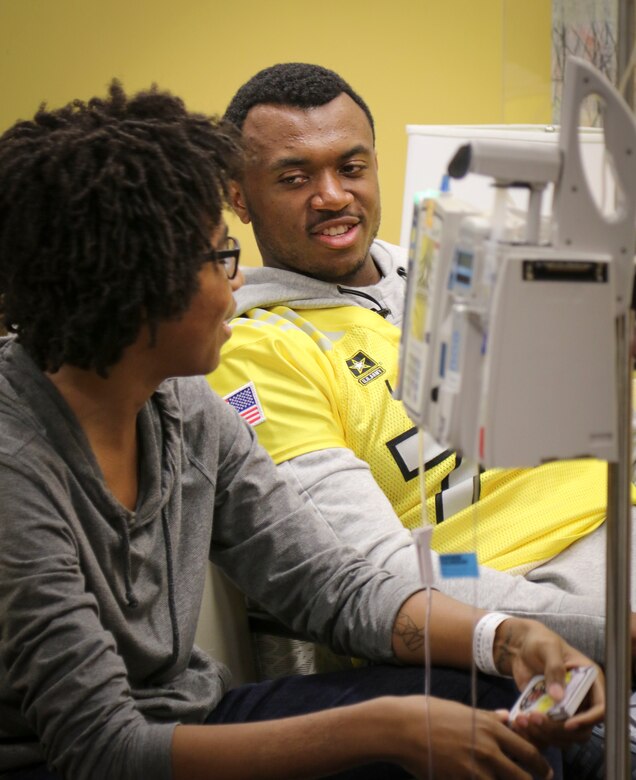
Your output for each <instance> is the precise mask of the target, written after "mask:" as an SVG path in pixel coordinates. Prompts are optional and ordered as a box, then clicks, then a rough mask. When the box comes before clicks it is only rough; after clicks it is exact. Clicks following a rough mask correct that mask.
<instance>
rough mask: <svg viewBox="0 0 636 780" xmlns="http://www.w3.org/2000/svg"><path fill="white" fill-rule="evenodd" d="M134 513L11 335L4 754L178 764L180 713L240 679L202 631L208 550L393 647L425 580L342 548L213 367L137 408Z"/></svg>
mask: <svg viewBox="0 0 636 780" xmlns="http://www.w3.org/2000/svg"><path fill="white" fill-rule="evenodd" d="M138 432H139V441H140V451H141V453H142V460H141V464H140V474H139V499H138V505H137V509H136V511H135V512H130V511H128V510H127V509H125V508H124V507H123V506H122V505H121V504H119V502H118V501H117V500H116V499H115V498H114V497H113V496H112V494H111V493H110V491H109V490H108V488H107V486H106V485H105V483H104V479H103V477H102V474H101V471H100V468H99V466H98V464H97V462H96V460H95V457H94V455H93V453H92V451H91V449H90V447H89V445H88V442H87V440H86V438H85V436H84V433H83V431H82V429H81V428H80V427H79V425H78V423H77V421H76V419H75V417H74V415H73V414H72V412H71V410H70V409H69V407H68V406H67V405H66V403H65V402H64V400H63V399H62V397H61V396H60V395H59V393H58V392H57V390H56V389H55V387H54V386H53V384H52V383H51V382H49V380H48V379H47V378H46V377H45V376H44V374H43V373H42V372H41V371H39V370H38V369H37V368H36V366H35V365H34V364H33V362H32V361H31V359H30V358H29V357H28V356H27V355H26V353H25V352H24V350H22V348H21V347H20V346H19V345H17V344H16V343H15V341H13V340H12V339H2V340H0V770H2V769H8V768H12V767H16V766H20V765H25V764H28V763H31V762H34V761H42V760H46V761H47V762H48V764H49V765H50V766H52V767H54V768H55V769H56V770H57V771H59V772H60V773H61V774H63V775H64V776H68V777H73V778H76V779H77V780H84V779H88V778H90V779H91V780H96V779H99V778H117V779H118V780H127V778H130V779H131V780H132V778H134V779H135V780H138V778H140V777H144V778H145V777H152V778H156V780H163V779H164V778H165V780H168V778H170V777H171V761H170V745H171V739H172V730H173V728H174V725H175V724H176V723H177V722H188V723H198V722H201V721H202V720H203V719H204V718H205V716H206V714H207V713H208V712H209V711H210V710H212V709H213V708H214V707H215V705H216V704H217V703H218V701H219V700H220V698H221V697H222V696H223V694H224V692H225V690H226V689H227V687H228V684H229V673H228V670H227V669H226V668H225V667H224V666H223V665H222V664H220V663H218V662H216V661H215V660H214V659H211V658H209V657H208V656H207V655H206V654H204V653H203V652H202V651H200V650H199V649H198V648H197V647H196V646H193V641H194V634H195V629H196V626H197V620H198V615H199V606H200V603H201V596H202V592H203V585H204V576H205V570H206V566H207V561H208V557H210V558H211V559H212V560H213V561H214V562H215V563H217V564H218V565H219V566H220V567H221V568H222V569H223V570H224V571H225V572H226V573H227V574H228V575H229V576H230V577H231V578H232V579H233V580H234V582H235V583H236V584H237V585H238V586H239V588H241V590H243V591H244V592H245V593H247V594H248V595H249V596H251V597H252V598H254V599H256V600H258V601H259V602H260V603H262V604H264V605H266V606H267V608H268V609H269V610H270V612H272V614H274V615H275V616H276V617H277V618H278V619H279V620H280V621H282V622H283V623H285V624H286V625H288V626H289V627H290V628H291V629H292V630H294V631H297V632H300V633H303V634H306V635H308V636H310V637H312V638H315V639H316V640H319V641H322V642H326V643H328V644H331V645H333V646H334V647H335V648H336V649H337V650H339V651H340V652H349V653H354V654H358V655H362V656H367V657H369V658H372V659H377V660H390V659H391V657H392V654H391V630H392V623H393V619H394V616H395V614H396V613H397V610H398V608H399V606H400V605H401V604H402V603H403V602H404V600H405V599H406V598H408V597H409V595H411V594H412V593H413V592H414V591H415V590H416V589H417V586H416V585H415V584H414V583H409V582H408V581H404V580H402V579H401V578H399V577H396V576H394V575H391V574H388V573H386V572H380V571H378V570H377V569H376V568H375V567H374V566H372V565H371V564H370V563H368V562H367V561H365V560H364V559H362V558H361V557H359V556H358V555H357V554H356V553H355V552H354V551H353V550H351V549H348V548H345V547H342V546H341V544H340V543H339V541H338V539H337V538H336V536H335V535H334V533H333V531H332V529H331V528H330V527H329V526H328V525H327V523H325V522H324V521H323V520H322V518H320V517H319V516H318V515H317V514H315V513H313V512H312V510H311V509H310V508H307V507H304V506H303V505H302V504H301V501H300V500H299V498H298V497H297V496H296V494H295V493H293V492H292V491H291V490H289V489H288V487H287V486H286V484H285V483H284V482H283V481H282V480H281V479H280V477H279V475H278V474H277V472H276V469H275V468H274V466H273V465H272V463H271V461H270V459H269V457H268V456H267V454H266V453H265V452H264V451H263V450H262V449H261V448H260V447H259V445H258V444H257V443H256V441H255V438H254V435H253V434H252V431H251V429H250V428H249V427H248V426H247V425H246V424H245V423H244V422H243V421H242V420H241V419H240V418H239V416H238V415H237V414H236V413H235V411H234V410H233V409H231V408H230V407H229V406H228V405H227V404H225V403H223V402H222V401H221V400H220V399H219V398H218V397H217V396H216V395H214V394H213V393H212V392H211V391H210V389H209V387H208V385H207V383H206V382H205V380H204V379H181V380H178V379H175V380H169V381H166V382H164V383H163V384H162V385H161V386H160V387H159V388H158V389H157V391H156V392H155V394H154V395H153V396H152V398H151V399H150V400H149V401H148V403H147V404H146V405H145V407H144V408H143V409H142V411H141V412H140V414H139V418H138Z"/></svg>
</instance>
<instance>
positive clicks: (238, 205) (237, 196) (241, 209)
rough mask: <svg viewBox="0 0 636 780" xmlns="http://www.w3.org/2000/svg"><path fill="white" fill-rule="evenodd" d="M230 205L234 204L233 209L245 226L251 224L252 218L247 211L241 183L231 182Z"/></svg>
mask: <svg viewBox="0 0 636 780" xmlns="http://www.w3.org/2000/svg"><path fill="white" fill-rule="evenodd" d="M230 203H231V204H232V208H233V209H234V212H235V214H236V216H237V217H238V218H239V219H240V220H241V222H242V223H243V224H244V225H247V224H249V223H250V222H251V218H250V215H249V212H248V210H247V206H246V205H245V196H244V195H243V190H242V189H241V185H240V183H239V182H238V181H236V180H235V179H233V180H232V181H231V182H230Z"/></svg>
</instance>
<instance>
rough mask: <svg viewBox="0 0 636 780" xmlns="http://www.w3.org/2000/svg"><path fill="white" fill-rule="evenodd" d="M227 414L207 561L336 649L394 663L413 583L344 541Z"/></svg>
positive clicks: (297, 626) (292, 623) (288, 620)
mask: <svg viewBox="0 0 636 780" xmlns="http://www.w3.org/2000/svg"><path fill="white" fill-rule="evenodd" d="M230 413H231V417H230ZM225 416H226V417H227V421H226V422H223V423H222V425H221V427H222V429H223V430H224V436H225V437H226V439H227V440H229V441H230V442H231V443H230V445H229V447H228V448H227V450H225V452H224V455H223V461H222V463H220V469H219V485H218V487H217V502H216V506H215V514H214V530H213V539H212V549H211V556H210V557H211V559H212V560H213V562H215V563H217V564H218V565H220V566H221V568H222V569H224V571H225V572H226V574H228V576H229V577H230V578H231V579H232V580H233V581H234V582H235V583H236V584H237V585H238V587H239V588H240V589H241V590H242V591H243V592H244V593H245V594H246V595H247V596H248V597H249V598H251V599H253V600H254V601H256V602H257V603H258V604H260V605H261V606H262V607H263V608H264V609H266V610H267V611H268V612H269V613H270V614H272V615H273V616H274V617H275V618H277V619H278V620H280V621H281V622H283V623H284V624H286V625H287V626H289V627H290V628H291V629H293V630H294V631H295V632H297V633H299V634H302V635H304V636H306V637H308V638H309V639H312V640H314V641H319V642H322V643H326V644H328V645H329V646H330V647H331V648H332V649H333V650H335V651H336V652H338V653H346V654H351V655H356V656H360V657H363V658H369V659H370V660H382V661H390V660H392V659H393V653H392V648H391V640H392V630H393V623H394V620H395V617H396V614H397V611H398V609H399V607H400V606H401V604H402V603H403V602H404V601H405V600H406V599H407V598H408V597H409V596H411V595H412V594H413V593H414V592H415V591H417V590H420V588H421V586H420V585H419V583H418V582H417V581H416V580H407V579H404V578H403V577H401V576H400V573H399V572H387V571H383V570H380V569H379V568H377V567H376V566H375V565H374V564H373V563H372V562H369V561H368V560H366V559H365V558H364V557H363V556H361V555H360V553H359V552H357V551H356V550H355V549H354V548H353V547H350V546H346V545H343V544H342V542H341V540H340V539H339V538H338V537H337V535H336V534H335V533H334V530H333V529H332V528H331V527H330V525H329V524H328V523H327V522H326V520H325V518H324V517H322V516H321V515H320V513H318V512H317V511H316V510H315V509H314V507H313V506H311V503H310V502H303V501H302V499H301V498H299V496H298V494H297V493H296V491H295V490H294V489H293V488H291V487H290V486H289V485H288V484H287V482H286V481H285V480H284V479H283V478H282V475H281V472H280V471H279V470H278V469H277V468H276V466H275V465H274V464H273V462H272V460H271V458H270V457H269V455H268V454H267V452H266V451H265V450H264V449H263V448H262V447H261V446H260V445H259V444H258V443H257V441H256V438H255V436H254V433H253V431H252V429H251V428H249V426H247V425H246V424H244V423H243V421H242V420H240V419H239V418H238V415H236V414H235V413H234V411H233V410H231V409H229V410H228V411H227V412H226V415H225ZM232 420H236V421H238V424H237V423H236V422H235V423H234V424H232ZM246 442H247V443H248V444H247V445H246ZM222 449H225V448H222Z"/></svg>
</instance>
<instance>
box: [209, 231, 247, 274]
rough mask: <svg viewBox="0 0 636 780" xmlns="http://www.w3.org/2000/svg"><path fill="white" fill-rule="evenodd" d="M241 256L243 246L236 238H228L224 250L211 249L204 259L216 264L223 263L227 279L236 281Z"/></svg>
mask: <svg viewBox="0 0 636 780" xmlns="http://www.w3.org/2000/svg"><path fill="white" fill-rule="evenodd" d="M240 256H241V245H240V244H239V242H238V240H237V239H236V238H234V237H233V236H228V237H227V238H226V239H225V245H224V246H223V248H222V249H210V251H209V252H206V255H205V258H204V259H205V260H207V261H212V262H214V263H221V265H222V266H223V267H224V268H225V274H226V276H227V278H228V279H234V277H235V276H236V274H237V272H238V265H239V257H240Z"/></svg>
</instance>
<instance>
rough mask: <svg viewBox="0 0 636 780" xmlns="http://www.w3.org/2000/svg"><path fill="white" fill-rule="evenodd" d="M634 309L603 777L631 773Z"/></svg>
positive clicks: (612, 577)
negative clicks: (632, 354)
mask: <svg viewBox="0 0 636 780" xmlns="http://www.w3.org/2000/svg"><path fill="white" fill-rule="evenodd" d="M633 320H634V315H633V313H632V312H631V311H628V312H627V313H626V314H621V315H620V316H619V317H618V318H617V320H616V373H617V379H618V381H617V389H618V450H619V451H618V460H617V462H616V463H608V465H607V477H608V479H607V521H606V523H607V542H606V544H607V549H606V567H607V568H606V590H605V615H606V619H605V680H606V689H605V690H606V700H607V709H606V716H605V777H606V778H608V780H627V779H628V778H629V777H631V760H630V758H631V751H630V736H629V697H630V688H631V685H630V681H631V639H630V613H631V605H630V552H631V474H630V471H631V460H632V459H631V444H632V442H631V435H630V434H631V426H632V419H631V418H632V414H631V405H632V404H631V382H632V377H631V374H632V372H631V350H630V338H631V333H632V326H633Z"/></svg>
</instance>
